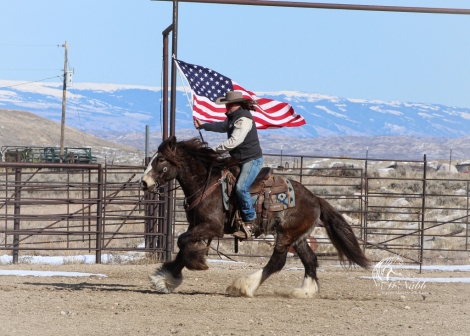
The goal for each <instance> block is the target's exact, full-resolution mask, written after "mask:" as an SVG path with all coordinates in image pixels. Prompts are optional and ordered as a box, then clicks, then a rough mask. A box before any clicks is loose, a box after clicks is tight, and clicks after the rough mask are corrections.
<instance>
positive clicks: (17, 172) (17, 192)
mask: <svg viewBox="0 0 470 336" xmlns="http://www.w3.org/2000/svg"><path fill="white" fill-rule="evenodd" d="M16 162H21V153H20V152H19V151H17V152H16ZM20 201H21V168H15V206H14V220H13V230H14V231H15V233H14V235H13V264H17V263H18V249H19V247H20V236H19V235H18V234H17V233H16V232H17V231H18V230H19V229H20Z"/></svg>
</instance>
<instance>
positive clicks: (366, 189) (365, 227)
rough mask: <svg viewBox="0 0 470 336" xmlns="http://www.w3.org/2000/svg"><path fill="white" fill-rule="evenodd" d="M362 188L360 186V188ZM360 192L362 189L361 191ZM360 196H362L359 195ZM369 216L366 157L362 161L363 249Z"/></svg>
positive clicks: (365, 245)
mask: <svg viewBox="0 0 470 336" xmlns="http://www.w3.org/2000/svg"><path fill="white" fill-rule="evenodd" d="M361 189H362V188H361ZM361 192H362V191H361ZM361 197H362V196H361ZM368 217H369V177H368V176H367V159H366V161H365V162H364V226H363V232H364V233H363V237H362V239H363V241H364V246H363V250H364V252H365V251H366V248H367V220H368Z"/></svg>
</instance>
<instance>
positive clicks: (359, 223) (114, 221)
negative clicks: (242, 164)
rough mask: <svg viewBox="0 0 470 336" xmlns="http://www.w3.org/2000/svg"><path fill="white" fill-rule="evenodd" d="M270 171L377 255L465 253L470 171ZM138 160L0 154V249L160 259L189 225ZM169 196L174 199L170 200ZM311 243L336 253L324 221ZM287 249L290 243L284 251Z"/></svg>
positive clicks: (261, 251) (251, 248) (273, 158)
mask: <svg viewBox="0 0 470 336" xmlns="http://www.w3.org/2000/svg"><path fill="white" fill-rule="evenodd" d="M265 164H266V165H268V166H271V167H273V168H274V173H275V174H277V175H280V176H283V177H285V178H288V179H291V180H295V181H298V182H300V183H301V184H302V185H303V186H305V187H306V188H307V189H309V190H311V191H312V192H313V193H314V194H315V195H317V196H319V197H322V198H324V199H326V200H327V201H328V202H330V203H331V204H332V205H333V206H334V207H335V208H336V210H338V211H339V212H340V213H341V214H342V215H343V217H344V218H345V219H346V220H347V221H348V222H349V223H350V225H351V227H352V228H353V230H354V232H355V234H356V236H357V238H358V239H359V242H360V244H361V245H362V247H363V249H364V251H365V252H366V254H367V255H368V256H369V257H370V258H371V259H372V260H375V261H378V260H381V259H382V258H384V257H387V256H393V255H399V256H401V257H403V258H404V260H406V261H407V262H410V263H415V264H419V265H422V264H423V263H425V262H442V261H447V260H456V261H457V260H460V259H464V258H468V257H469V256H470V255H469V254H468V252H469V251H470V249H469V229H470V227H469V205H470V203H469V202H470V200H469V197H470V194H469V192H470V189H469V188H470V181H469V180H470V179H469V177H470V175H468V174H462V173H453V174H450V173H449V172H447V171H445V170H444V171H443V169H438V168H439V167H438V163H436V162H431V163H430V162H427V160H426V157H424V158H423V160H420V161H409V160H408V161H406V162H405V161H397V160H393V161H392V160H385V159H383V160H380V159H373V160H371V159H362V158H344V157H341V158H338V157H315V156H294V155H281V156H279V155H265ZM144 168H145V167H144V166H116V165H105V166H101V165H99V164H46V163H36V164H35V163H15V162H9V163H0V250H4V251H5V252H7V251H8V252H9V251H11V254H12V256H13V262H14V263H17V262H19V261H21V256H20V253H21V254H22V255H26V254H30V255H31V254H33V255H57V254H59V253H63V251H68V252H67V254H68V255H72V254H78V253H84V252H86V253H94V254H95V255H96V261H97V262H101V258H102V254H103V253H115V254H117V253H128V252H131V251H134V252H147V253H150V254H152V255H153V256H154V257H156V258H158V259H159V260H166V259H168V258H169V257H171V256H172V253H175V252H177V247H176V246H177V244H176V240H177V238H178V236H179V235H180V234H181V233H182V232H184V231H185V230H186V228H187V221H186V215H185V212H184V210H183V199H184V196H183V195H182V194H181V191H180V190H177V191H176V193H175V194H174V195H175V196H174V198H173V196H172V195H171V194H169V193H168V192H166V190H168V187H167V186H166V187H165V188H161V190H159V193H155V194H144V193H143V192H142V191H141V190H140V188H139V185H138V183H139V178H140V175H141V173H142V172H143V170H144ZM169 200H172V201H173V202H169ZM318 224H319V225H318V227H317V228H316V229H315V230H314V231H313V233H312V235H311V237H310V246H311V247H312V248H313V249H314V250H315V251H316V253H317V254H318V255H319V256H320V257H322V258H324V259H336V251H335V249H334V248H333V246H332V245H331V243H330V241H329V239H328V237H327V234H326V231H325V229H324V228H322V226H321V223H318ZM274 239H275V238H274V237H273V236H265V237H262V238H259V239H255V240H254V241H250V242H241V241H238V240H236V239H234V238H233V237H230V236H228V235H226V236H225V237H224V238H222V239H220V240H214V241H213V242H212V244H211V246H212V249H211V250H210V251H209V255H214V256H215V255H217V254H219V252H220V253H221V254H223V255H226V256H228V257H234V256H238V257H269V256H270V253H271V247H272V245H273V244H274ZM291 252H293V251H291Z"/></svg>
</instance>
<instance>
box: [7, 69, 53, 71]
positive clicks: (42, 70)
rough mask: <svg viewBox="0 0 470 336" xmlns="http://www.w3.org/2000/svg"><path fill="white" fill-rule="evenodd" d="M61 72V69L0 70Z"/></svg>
mask: <svg viewBox="0 0 470 336" xmlns="http://www.w3.org/2000/svg"><path fill="white" fill-rule="evenodd" d="M46 70H47V71H61V69H0V71H46Z"/></svg>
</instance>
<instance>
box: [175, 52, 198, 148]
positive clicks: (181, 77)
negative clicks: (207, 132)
mask: <svg viewBox="0 0 470 336" xmlns="http://www.w3.org/2000/svg"><path fill="white" fill-rule="evenodd" d="M173 62H175V64H176V69H178V74H179V75H180V80H181V84H182V85H183V90H184V93H185V94H186V98H187V99H188V103H189V106H190V107H191V111H192V110H193V102H192V101H190V100H189V96H188V92H187V91H186V85H184V80H183V76H182V75H181V72H182V71H181V69H180V67H179V65H178V62H176V60H175V59H173ZM191 93H192V91H191ZM198 131H199V136H200V137H201V140H202V142H205V141H204V138H203V137H202V133H201V130H200V129H198Z"/></svg>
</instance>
